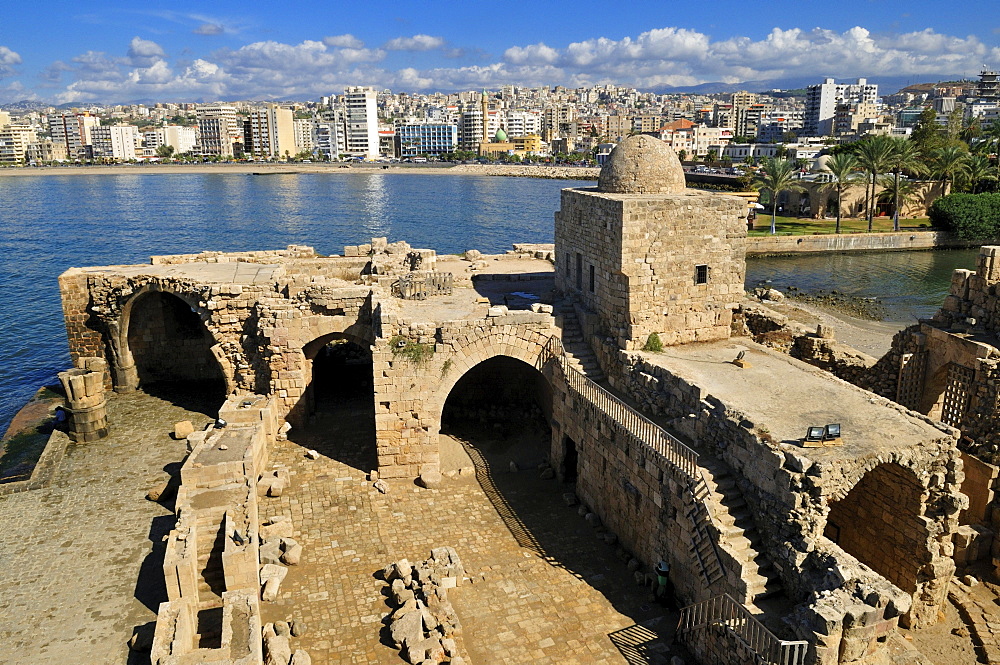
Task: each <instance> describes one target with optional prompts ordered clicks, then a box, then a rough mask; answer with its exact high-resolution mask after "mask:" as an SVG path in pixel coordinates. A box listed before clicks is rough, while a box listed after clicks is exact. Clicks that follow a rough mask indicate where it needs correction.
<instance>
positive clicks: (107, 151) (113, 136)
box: [90, 125, 141, 162]
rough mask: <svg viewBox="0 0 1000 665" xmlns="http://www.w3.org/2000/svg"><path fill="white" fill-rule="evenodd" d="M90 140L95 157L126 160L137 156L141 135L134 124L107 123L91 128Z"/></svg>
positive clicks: (117, 160)
mask: <svg viewBox="0 0 1000 665" xmlns="http://www.w3.org/2000/svg"><path fill="white" fill-rule="evenodd" d="M90 141H91V145H92V146H93V151H94V159H102V160H113V161H116V162H126V161H129V160H134V159H136V158H137V156H138V153H136V147H137V146H138V145H139V144H140V142H141V137H140V135H139V128H138V127H136V126H134V125H105V126H98V127H93V128H91V130H90Z"/></svg>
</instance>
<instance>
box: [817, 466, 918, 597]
mask: <svg viewBox="0 0 1000 665" xmlns="http://www.w3.org/2000/svg"><path fill="white" fill-rule="evenodd" d="M923 492H924V488H923V486H922V485H921V484H920V482H919V480H918V479H917V477H916V476H915V475H914V474H913V472H912V471H910V470H909V469H905V468H903V467H902V466H900V465H899V464H896V463H888V464H881V465H879V466H877V467H875V468H874V469H872V470H871V471H869V472H868V473H866V474H865V475H864V476H863V477H862V478H861V480H860V481H858V483H857V484H856V485H855V486H854V487H853V488H852V489H851V491H850V492H848V493H847V495H846V496H845V497H844V498H843V499H841V500H839V501H835V502H833V503H832V504H831V505H830V514H829V516H828V517H827V523H826V528H825V530H824V535H825V536H826V537H827V538H829V539H830V540H832V541H833V542H835V543H837V544H838V545H839V546H840V547H841V548H843V549H844V550H845V551H846V552H847V553H848V554H851V555H852V556H854V557H855V558H856V559H858V560H859V561H861V562H862V563H864V564H866V565H868V566H869V567H871V568H872V570H874V571H875V572H877V573H878V574H880V575H882V576H883V577H885V578H886V579H887V580H889V581H890V582H892V583H893V584H895V585H896V586H897V587H899V588H900V589H902V590H903V591H905V592H907V593H913V592H914V591H916V589H917V583H918V581H919V573H920V569H921V568H923V567H924V565H925V564H926V563H928V562H929V561H930V559H931V556H932V555H931V553H930V552H929V551H928V550H927V539H928V530H927V525H926V523H925V520H924V517H923V504H922V496H923Z"/></svg>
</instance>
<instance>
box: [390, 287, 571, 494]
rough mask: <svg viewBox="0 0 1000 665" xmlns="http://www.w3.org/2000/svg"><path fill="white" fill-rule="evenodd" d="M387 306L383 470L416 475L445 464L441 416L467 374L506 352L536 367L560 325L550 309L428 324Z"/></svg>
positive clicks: (393, 475)
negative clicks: (441, 450)
mask: <svg viewBox="0 0 1000 665" xmlns="http://www.w3.org/2000/svg"><path fill="white" fill-rule="evenodd" d="M386 305H387V306H386V308H385V311H383V310H380V312H381V316H380V320H379V322H378V325H377V328H378V329H379V336H378V338H377V339H376V342H375V347H374V350H373V364H374V377H375V430H376V438H377V445H378V459H379V474H380V475H382V476H384V477H391V478H406V477H409V478H413V477H416V476H418V475H420V474H421V473H423V472H424V471H431V470H438V468H439V464H440V455H439V451H438V433H439V431H440V426H441V413H442V411H443V409H444V404H445V401H446V400H447V398H448V394H449V393H450V392H451V389H452V387H453V386H454V385H455V383H456V382H457V381H458V380H459V378H461V377H462V376H463V375H464V374H465V373H466V372H468V371H469V370H470V369H472V368H473V367H475V366H476V365H478V364H479V363H481V362H483V361H484V360H487V359H489V358H492V357H494V356H499V355H503V356H508V357H510V358H515V359H517V360H521V361H523V362H524V363H527V364H528V365H529V366H531V367H536V366H537V364H538V359H539V357H540V356H541V354H542V350H543V348H544V346H545V344H546V342H547V341H548V339H549V338H550V337H551V335H553V334H554V332H555V331H554V329H553V325H554V324H553V319H552V316H551V315H549V314H536V313H534V312H522V311H514V312H509V313H506V314H502V315H500V316H490V317H486V318H484V319H479V320H460V321H450V322H443V323H440V324H436V323H431V322H427V323H420V322H415V321H410V320H406V319H403V318H401V317H399V316H398V315H396V314H394V313H393V312H392V311H390V310H391V309H392V308H391V307H389V306H388V304H387V303H386Z"/></svg>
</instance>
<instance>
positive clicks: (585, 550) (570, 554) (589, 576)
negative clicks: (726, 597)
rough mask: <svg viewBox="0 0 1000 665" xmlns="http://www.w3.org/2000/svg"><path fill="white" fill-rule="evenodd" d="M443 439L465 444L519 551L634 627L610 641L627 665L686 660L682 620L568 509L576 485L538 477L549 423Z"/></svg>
mask: <svg viewBox="0 0 1000 665" xmlns="http://www.w3.org/2000/svg"><path fill="white" fill-rule="evenodd" d="M444 434H445V435H446V436H450V437H452V438H453V439H455V440H457V441H459V442H460V443H461V444H462V446H463V448H464V450H465V452H466V454H467V455H468V456H469V458H470V459H471V460H472V462H473V465H474V466H475V471H476V480H477V481H478V483H479V485H480V486H481V487H482V489H483V491H484V493H485V494H486V496H487V497H488V498H489V500H490V502H491V503H492V504H493V507H494V508H495V510H496V511H497V514H498V515H499V516H500V518H501V519H502V520H503V522H504V524H505V526H506V527H507V529H508V530H509V531H510V533H511V534H512V535H513V537H514V538H515V540H516V541H517V543H518V545H519V546H520V547H522V548H523V549H525V550H529V551H531V552H534V553H535V554H537V555H538V556H539V557H541V558H542V559H543V560H544V561H545V562H546V563H548V564H549V565H551V566H554V567H558V568H561V569H564V570H566V571H567V572H569V573H571V574H572V575H573V576H575V577H576V578H578V579H580V580H582V581H584V582H586V583H587V584H588V585H589V586H591V587H592V588H594V589H596V590H597V591H599V592H600V593H601V594H602V595H603V596H604V597H605V598H606V599H607V600H608V601H609V602H610V603H611V605H612V606H613V607H614V608H615V610H616V611H618V612H619V613H621V614H623V615H625V616H628V617H630V618H632V619H633V620H634V621H635V622H636V623H635V624H634V625H632V626H630V627H627V628H624V629H621V630H617V631H614V632H612V633H609V634H608V638H609V639H610V640H611V642H612V644H614V646H615V648H617V649H618V651H619V652H620V653H621V655H622V656H623V657H624V658H625V660H626V662H628V663H629V664H630V665H639V664H643V665H645V664H649V663H667V662H669V660H670V657H671V656H672V655H682V657H683V656H684V655H686V654H684V653H683V651H682V647H680V646H679V645H672V642H673V638H674V631H675V628H676V625H677V619H678V614H677V613H676V611H674V610H672V609H670V608H668V607H667V606H666V605H661V604H660V603H658V602H656V601H654V600H653V598H652V596H651V594H650V592H649V591H648V590H647V589H645V588H644V587H641V586H638V585H636V583H635V581H634V579H633V574H632V573H631V572H630V571H629V570H628V568H627V562H628V560H629V559H630V558H631V554H630V553H629V552H627V551H626V550H625V549H624V548H622V547H621V546H620V545H613V546H609V545H607V544H606V543H605V542H604V541H602V540H600V539H599V538H598V532H596V531H595V529H593V528H592V527H591V526H590V525H588V524H587V523H586V521H585V520H584V519H583V517H581V516H579V515H578V514H577V506H567V505H566V503H565V502H564V501H563V499H562V495H563V494H564V493H567V492H572V491H573V490H574V486H573V485H572V484H566V483H560V482H559V481H558V480H555V479H549V480H546V479H542V478H541V477H540V473H539V471H538V468H537V467H538V465H539V464H541V463H542V462H543V460H544V459H545V458H546V457H547V455H548V451H549V432H548V427H547V424H546V423H545V422H544V420H538V421H537V422H532V421H531V419H526V422H521V423H520V424H519V426H512V425H508V426H507V427H506V431H498V430H497V429H494V428H492V427H489V426H484V425H482V424H479V423H469V422H459V423H450V425H449V426H448V427H446V428H444ZM442 438H444V437H442ZM511 461H515V462H516V463H517V464H518V467H519V469H520V470H519V471H517V472H516V473H514V472H511V470H510V463H511Z"/></svg>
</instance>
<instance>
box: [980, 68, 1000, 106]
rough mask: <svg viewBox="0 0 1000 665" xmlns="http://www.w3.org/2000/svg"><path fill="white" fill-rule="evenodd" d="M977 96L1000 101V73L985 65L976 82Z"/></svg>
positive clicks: (989, 100) (986, 99) (990, 100)
mask: <svg viewBox="0 0 1000 665" xmlns="http://www.w3.org/2000/svg"><path fill="white" fill-rule="evenodd" d="M976 97H978V98H979V99H982V100H985V101H988V102H1000V73H998V72H996V71H991V70H988V69H986V68H985V67H984V68H983V71H981V72H980V73H979V83H977V84H976Z"/></svg>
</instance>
